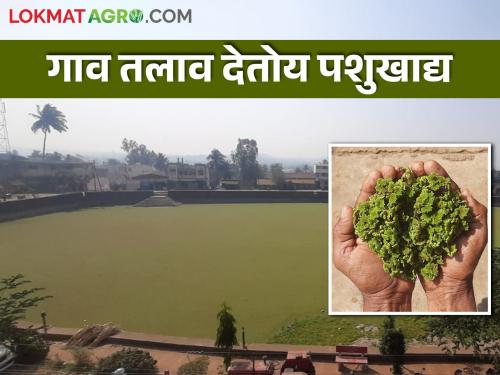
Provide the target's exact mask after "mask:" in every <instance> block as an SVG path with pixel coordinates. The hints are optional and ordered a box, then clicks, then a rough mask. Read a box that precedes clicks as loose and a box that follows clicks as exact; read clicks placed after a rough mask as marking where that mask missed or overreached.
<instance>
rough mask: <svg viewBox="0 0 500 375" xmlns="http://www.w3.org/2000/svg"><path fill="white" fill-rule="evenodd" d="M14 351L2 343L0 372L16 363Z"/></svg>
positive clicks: (0, 346) (0, 348)
mask: <svg viewBox="0 0 500 375" xmlns="http://www.w3.org/2000/svg"><path fill="white" fill-rule="evenodd" d="M14 358H15V356H14V353H12V351H10V350H9V349H8V348H6V347H5V346H3V345H1V344H0V372H3V371H5V370H7V369H8V368H9V367H10V366H12V365H13V364H14Z"/></svg>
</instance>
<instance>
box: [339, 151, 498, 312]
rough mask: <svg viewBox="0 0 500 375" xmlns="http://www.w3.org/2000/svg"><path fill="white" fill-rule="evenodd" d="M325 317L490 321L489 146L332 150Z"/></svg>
mask: <svg viewBox="0 0 500 375" xmlns="http://www.w3.org/2000/svg"><path fill="white" fill-rule="evenodd" d="M329 157H330V163H329V165H330V183H329V198H330V199H329V202H330V203H329V210H330V213H329V231H330V234H329V235H330V241H329V313H330V314H331V315H351V314H360V315H361V314H366V315H377V314H387V313H393V314H401V315H453V314H461V315H463V314H478V315H489V314H491V302H490V251H489V244H490V243H491V238H490V231H489V228H490V227H491V218H490V212H491V209H490V206H491V198H490V197H491V145H490V144H330V146H329Z"/></svg>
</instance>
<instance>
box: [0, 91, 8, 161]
mask: <svg viewBox="0 0 500 375" xmlns="http://www.w3.org/2000/svg"><path fill="white" fill-rule="evenodd" d="M5 113H6V110H5V103H4V102H3V101H2V99H0V154H10V142H9V133H8V131H7V119H6V117H5Z"/></svg>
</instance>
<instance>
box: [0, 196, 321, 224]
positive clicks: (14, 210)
mask: <svg viewBox="0 0 500 375" xmlns="http://www.w3.org/2000/svg"><path fill="white" fill-rule="evenodd" d="M153 194H154V192H153V191H103V192H79V193H67V194H59V195H52V196H48V197H41V198H31V199H22V200H16V201H7V202H1V203H0V222H2V221H8V220H15V219H21V218H24V217H31V216H38V215H43V214H48V213H53V212H59V211H69V210H76V209H80V208H90V207H109V206H120V205H134V204H136V203H139V202H141V201H143V200H144V199H146V198H148V197H150V196H152V195H153ZM168 196H169V197H170V198H172V199H174V200H175V201H177V202H180V203H183V204H190V203H192V204H204V203H327V202H328V193H327V192H326V191H278V190H264V191H260V190H170V191H169V192H168Z"/></svg>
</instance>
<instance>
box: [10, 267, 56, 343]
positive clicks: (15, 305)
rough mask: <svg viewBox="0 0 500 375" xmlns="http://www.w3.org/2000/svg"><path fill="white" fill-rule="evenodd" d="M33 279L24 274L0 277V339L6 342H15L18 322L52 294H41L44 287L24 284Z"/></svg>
mask: <svg viewBox="0 0 500 375" xmlns="http://www.w3.org/2000/svg"><path fill="white" fill-rule="evenodd" d="M30 282H31V281H29V280H26V279H25V278H24V276H23V275H21V274H17V275H14V276H10V277H6V278H4V279H0V341H1V342H4V343H6V344H13V343H15V339H16V335H17V334H18V330H17V328H16V322H17V321H18V320H22V319H25V317H26V312H27V311H28V309H30V308H32V307H36V306H38V304H39V303H40V302H42V301H44V300H46V299H47V298H50V296H40V295H38V292H40V291H42V290H43V288H27V289H24V287H23V286H24V285H26V284H29V283H30Z"/></svg>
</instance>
